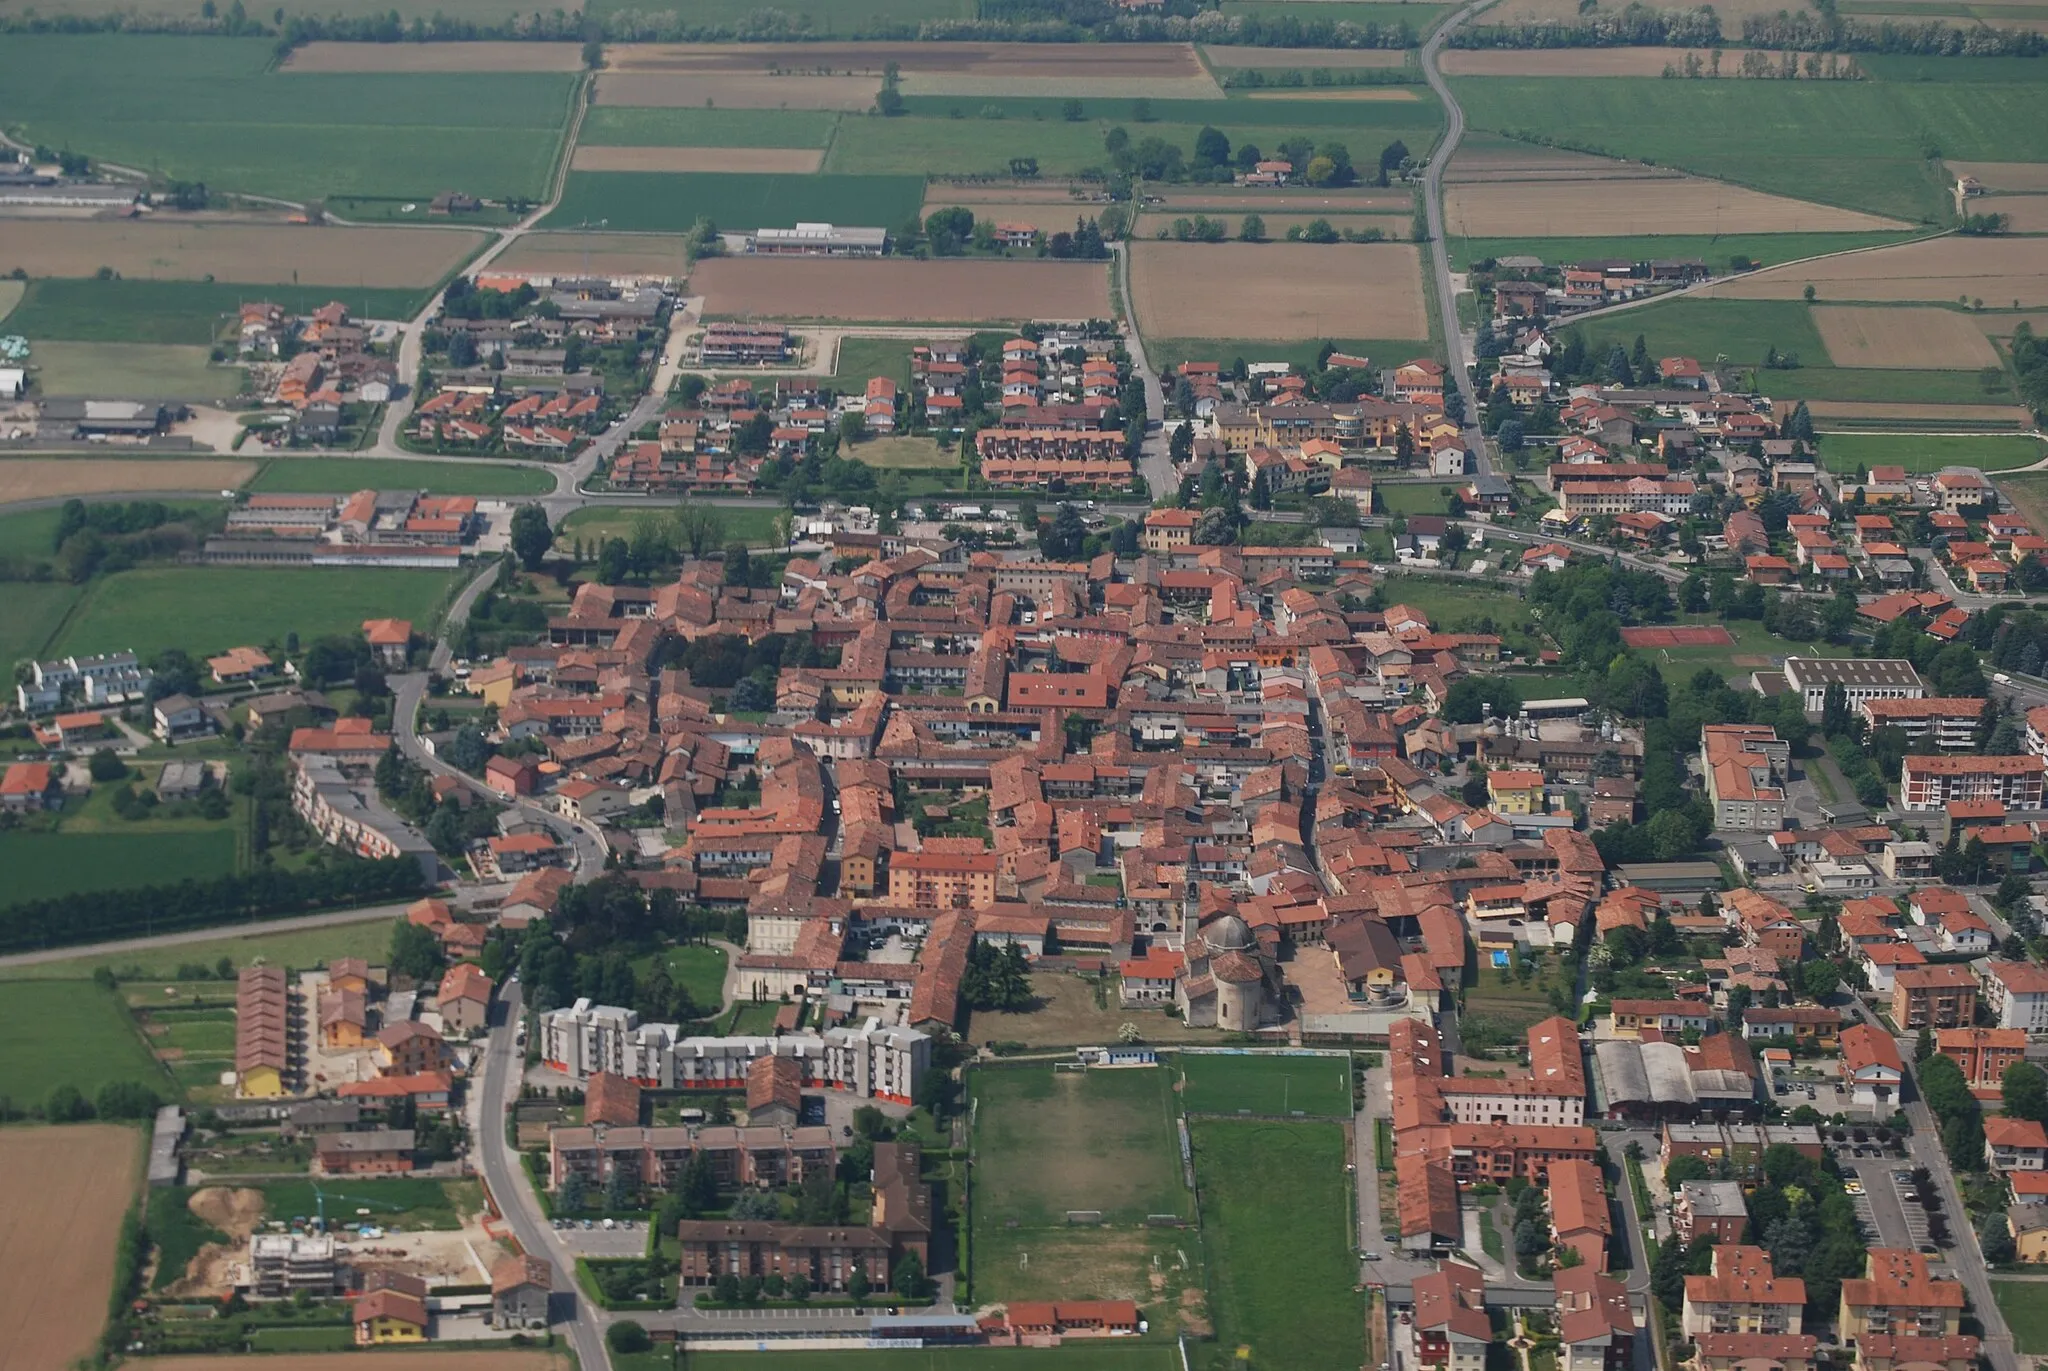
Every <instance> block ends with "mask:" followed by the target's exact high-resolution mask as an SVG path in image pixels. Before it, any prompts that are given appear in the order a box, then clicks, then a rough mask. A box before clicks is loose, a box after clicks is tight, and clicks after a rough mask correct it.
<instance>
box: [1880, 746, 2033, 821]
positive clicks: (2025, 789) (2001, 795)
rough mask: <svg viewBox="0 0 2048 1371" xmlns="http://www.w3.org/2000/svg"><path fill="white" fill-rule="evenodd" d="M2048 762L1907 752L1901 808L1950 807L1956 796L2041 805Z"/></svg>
mask: <svg viewBox="0 0 2048 1371" xmlns="http://www.w3.org/2000/svg"><path fill="white" fill-rule="evenodd" d="M2044 773H2048V761H2044V760H2043V759H2042V758H2040V757H2036V756H2033V755H2032V754H2025V755H2018V756H2008V757H1976V756H1936V757H1915V756H1911V755H1908V756H1907V757H1906V759H1905V760H1904V762H1902V763H1901V764H1900V771H1899V807H1900V808H1901V809H1911V810H1928V809H1942V808H1945V807H1946V806H1947V805H1948V803H1949V802H1950V801H1952V800H1998V801H2000V802H2001V803H2003V804H2004V805H2005V807H2006V808H2007V809H2039V808H2040V807H2041V783H2042V778H2043V775H2044Z"/></svg>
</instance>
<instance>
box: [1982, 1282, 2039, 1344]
mask: <svg viewBox="0 0 2048 1371" xmlns="http://www.w3.org/2000/svg"><path fill="white" fill-rule="evenodd" d="M1991 1298H1992V1299H1994V1300H1996V1301H1998V1312H1999V1313H2001V1314H2003V1315H2005V1323H2006V1326H2007V1327H2008V1328H2010V1329H2012V1340H2013V1346H2015V1347H2017V1348H2018V1349H2019V1350H2020V1351H2022V1352H2024V1353H2026V1354H2028V1355H2029V1356H2035V1355H2040V1354H2043V1353H2048V1300H2044V1299H2042V1298H2041V1287H2040V1286H2039V1285H2037V1284H2035V1283H2033V1282H2031V1281H2001V1280H1994V1281H1992V1282H1991Z"/></svg>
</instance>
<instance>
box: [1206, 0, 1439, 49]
mask: <svg viewBox="0 0 2048 1371" xmlns="http://www.w3.org/2000/svg"><path fill="white" fill-rule="evenodd" d="M1450 8H1451V6H1449V5H1419V4H1418V5H1404V4H1392V5H1386V4H1378V5H1376V4H1367V3H1363V0H1301V2H1298V3H1289V0H1223V12H1224V14H1226V15H1230V16H1232V17H1235V16H1238V15H1243V16H1245V17H1246V18H1258V19H1266V20H1271V19H1294V20H1298V21H1300V22H1301V23H1304V24H1308V23H1314V22H1315V21H1317V20H1327V21H1329V22H1330V23H1333V24H1356V25H1358V26H1359V27H1360V28H1364V27H1365V26H1366V25H1368V24H1377V25H1379V26H1380V27H1381V28H1383V29H1385V28H1394V27H1397V26H1399V25H1401V24H1406V25H1407V26H1408V27H1409V28H1411V29H1413V30H1414V31H1415V36H1416V38H1417V39H1418V40H1419V39H1420V38H1421V37H1422V35H1423V34H1425V33H1427V32H1429V30H1430V29H1432V28H1434V27H1435V26H1436V21H1437V19H1438V18H1439V17H1440V16H1442V14H1443V13H1444V11H1445V10H1448V9H1450Z"/></svg>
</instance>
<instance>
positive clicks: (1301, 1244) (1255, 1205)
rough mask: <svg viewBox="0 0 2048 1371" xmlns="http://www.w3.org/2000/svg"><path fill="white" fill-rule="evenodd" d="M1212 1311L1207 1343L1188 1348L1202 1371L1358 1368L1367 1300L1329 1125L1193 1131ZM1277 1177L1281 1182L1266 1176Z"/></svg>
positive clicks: (1201, 1126)
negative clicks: (1245, 1355) (1240, 1356)
mask: <svg viewBox="0 0 2048 1371" xmlns="http://www.w3.org/2000/svg"><path fill="white" fill-rule="evenodd" d="M1192 1128H1193V1133H1194V1143H1195V1179H1196V1182H1197V1184H1199V1185H1200V1186H1201V1189H1202V1232H1203V1235H1204V1238H1205V1240H1206V1243H1207V1246H1208V1253H1209V1310H1210V1315H1211V1317H1212V1319H1213V1320H1214V1322H1215V1325H1216V1341H1215V1342H1213V1343H1203V1344H1201V1345H1200V1346H1199V1348H1190V1349H1189V1351H1190V1355H1193V1356H1199V1357H1200V1358H1201V1362H1202V1364H1203V1365H1204V1366H1205V1367H1209V1368H1223V1367H1227V1366H1233V1365H1241V1364H1242V1363H1239V1362H1238V1361H1237V1360H1236V1354H1237V1349H1238V1348H1240V1347H1249V1348H1250V1349H1251V1364H1252V1365H1253V1366H1276V1367H1278V1366H1284V1367H1287V1368H1288V1371H1348V1369H1349V1368H1351V1367H1354V1366H1357V1365H1358V1364H1359V1363H1360V1362H1361V1361H1363V1360H1364V1348H1365V1337H1364V1334H1365V1297H1364V1296H1363V1295H1360V1294H1358V1293H1356V1292H1355V1291H1354V1289H1353V1287H1354V1286H1355V1285H1356V1284H1357V1281H1358V1265H1357V1262H1356V1261H1355V1260H1354V1259H1353V1257H1352V1255H1351V1243H1352V1238H1351V1235H1352V1232H1353V1226H1354V1223H1355V1219H1354V1216H1355V1215H1356V1213H1357V1208H1356V1205H1355V1203H1354V1201H1353V1199H1352V1196H1351V1190H1350V1185H1349V1184H1348V1182H1347V1179H1346V1175H1345V1171H1344V1167H1345V1164H1346V1163H1347V1162H1348V1161H1349V1160H1350V1158H1349V1157H1348V1156H1346V1154H1345V1145H1344V1131H1343V1130H1342V1129H1341V1128H1339V1127H1337V1126H1336V1125H1334V1124H1314V1123H1241V1122H1238V1121H1235V1120H1229V1121H1216V1122H1203V1123H1198V1124H1195V1125H1193V1126H1192ZM1280 1176H1284V1177H1286V1178H1287V1180H1286V1183H1285V1184H1275V1183H1274V1178H1275V1177H1280Z"/></svg>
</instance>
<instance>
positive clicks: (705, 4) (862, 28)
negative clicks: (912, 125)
mask: <svg viewBox="0 0 2048 1371" xmlns="http://www.w3.org/2000/svg"><path fill="white" fill-rule="evenodd" d="M776 10H777V12H778V13H780V14H784V15H787V16H789V17H790V18H791V19H792V20H794V21H795V22H796V23H798V24H800V25H802V26H803V30H804V32H805V33H807V34H809V35H812V36H815V37H818V38H865V37H878V38H900V37H903V36H904V35H903V33H902V29H903V28H904V27H905V26H909V27H913V28H914V27H915V26H916V25H918V24H921V23H923V22H924V21H926V20H929V19H972V18H973V17H974V14H975V6H974V0H830V2H829V3H827V0H795V2H794V3H789V4H783V5H778V6H776ZM621 11H631V12H632V14H633V15H634V16H635V18H636V19H637V20H638V21H639V22H640V23H642V24H647V23H666V24H673V25H674V26H675V27H674V29H673V30H672V31H671V30H668V29H664V30H663V36H664V37H668V36H671V35H672V36H674V37H678V38H730V37H733V36H735V35H736V34H737V33H738V32H739V31H742V30H753V31H756V32H758V29H757V28H756V26H758V25H759V23H760V19H761V7H760V6H759V5H756V4H752V3H750V0H689V4H688V5H687V7H686V6H684V5H683V4H681V3H679V0H668V2H667V3H662V0H655V3H652V4H647V3H639V0H597V3H595V4H593V5H592V6H591V7H590V9H589V11H588V12H589V14H590V15H591V17H592V18H595V19H598V20H604V19H607V18H609V17H611V16H612V15H615V14H618V13H619V12H621Z"/></svg>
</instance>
